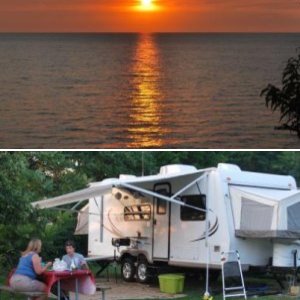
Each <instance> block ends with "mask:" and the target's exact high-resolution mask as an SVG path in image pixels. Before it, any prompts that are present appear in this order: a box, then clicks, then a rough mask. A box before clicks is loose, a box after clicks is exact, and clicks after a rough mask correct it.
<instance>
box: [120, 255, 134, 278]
mask: <svg viewBox="0 0 300 300" xmlns="http://www.w3.org/2000/svg"><path fill="white" fill-rule="evenodd" d="M121 275H122V278H123V280H124V281H127V282H130V281H133V280H134V275H135V266H134V260H133V259H132V258H131V257H126V258H124V259H123V260H122V263H121Z"/></svg>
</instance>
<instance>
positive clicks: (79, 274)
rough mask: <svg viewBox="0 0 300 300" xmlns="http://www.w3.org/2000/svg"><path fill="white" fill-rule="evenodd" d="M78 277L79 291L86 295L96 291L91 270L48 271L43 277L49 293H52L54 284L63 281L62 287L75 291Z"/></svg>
mask: <svg viewBox="0 0 300 300" xmlns="http://www.w3.org/2000/svg"><path fill="white" fill-rule="evenodd" d="M76 278H77V279H78V292H79V293H80V294H85V295H93V294H95V292H96V285H95V278H94V276H93V274H92V272H91V271H89V270H76V271H61V272H58V271H46V272H44V273H43V274H42V279H43V281H44V282H45V284H46V285H47V290H46V292H47V293H50V290H51V287H52V285H53V284H54V283H55V282H57V281H58V280H60V281H61V288H62V289H64V290H65V291H70V292H75V286H76V285H75V280H76Z"/></svg>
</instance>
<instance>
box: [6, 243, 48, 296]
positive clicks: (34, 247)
mask: <svg viewBox="0 0 300 300" xmlns="http://www.w3.org/2000/svg"><path fill="white" fill-rule="evenodd" d="M41 249H42V242H41V240H39V239H32V240H31V241H30V242H29V244H28V246H27V249H26V250H25V251H24V252H22V256H21V258H20V260H19V264H18V266H17V269H16V271H15V273H14V274H13V276H12V277H11V279H10V282H9V284H10V286H11V287H12V288H13V289H14V290H16V291H20V292H45V291H46V285H45V284H44V283H43V282H41V281H39V280H37V276H38V275H41V274H42V273H43V272H45V271H46V269H47V268H48V267H49V266H51V265H52V263H51V262H48V263H47V264H46V265H45V266H44V267H42V266H41V260H42V259H41V257H40V256H39V253H40V252H41ZM34 299H35V300H43V299H47V296H44V297H35V298H34Z"/></svg>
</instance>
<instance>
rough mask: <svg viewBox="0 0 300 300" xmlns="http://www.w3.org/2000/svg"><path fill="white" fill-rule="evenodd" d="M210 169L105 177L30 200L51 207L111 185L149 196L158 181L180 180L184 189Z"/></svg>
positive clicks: (107, 189)
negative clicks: (96, 181)
mask: <svg viewBox="0 0 300 300" xmlns="http://www.w3.org/2000/svg"><path fill="white" fill-rule="evenodd" d="M210 170H212V168H211V169H203V170H196V171H194V172H187V173H177V174H170V175H153V176H145V177H137V178H132V177H131V178H129V179H107V180H104V181H102V182H100V183H94V184H92V185H91V186H90V187H88V188H85V189H82V190H79V191H76V192H72V193H68V194H64V195H61V196H58V197H54V198H49V199H45V200H40V201H36V202H32V203H31V204H32V205H33V206H34V207H38V208H51V207H57V206H62V205H67V204H71V203H75V202H80V201H84V200H88V199H91V198H94V197H98V196H101V195H105V194H107V193H109V192H110V191H111V189H112V188H113V187H127V188H130V189H133V190H136V191H139V192H142V193H143V192H144V193H145V194H147V195H149V196H151V195H152V196H154V194H155V193H153V192H152V191H153V186H154V184H156V183H160V182H166V181H168V182H172V181H173V180H177V182H180V184H181V186H180V187H179V191H184V190H185V189H186V188H187V187H189V186H191V185H192V184H195V183H196V182H197V181H199V180H201V177H202V176H203V175H204V174H205V173H206V172H208V171H210ZM155 196H157V197H159V198H162V199H164V200H166V201H170V202H172V201H174V202H179V201H176V200H175V199H174V198H175V197H173V198H171V197H165V196H163V195H159V194H155ZM173 196H174V195H173ZM175 196H176V195H175ZM179 204H181V205H182V204H183V203H182V202H180V203H179ZM183 205H184V204H183Z"/></svg>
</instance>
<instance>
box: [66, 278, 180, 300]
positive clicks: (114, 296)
mask: <svg viewBox="0 0 300 300" xmlns="http://www.w3.org/2000/svg"><path fill="white" fill-rule="evenodd" d="M97 286H100V287H110V288H111V289H110V290H107V291H106V295H105V299H106V300H121V299H145V298H147V299H175V298H179V297H183V296H185V295H183V294H176V295H170V294H165V293H161V292H160V290H159V287H158V286H154V285H147V284H139V283H136V282H123V281H122V280H120V279H119V280H118V281H117V283H116V282H115V281H114V280H110V281H109V282H107V281H103V279H102V280H97ZM70 296H71V297H70V298H71V299H72V300H73V299H74V300H75V295H74V294H72V295H70ZM79 299H80V300H102V297H101V292H97V293H96V294H95V295H93V296H84V295H80V297H79Z"/></svg>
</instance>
